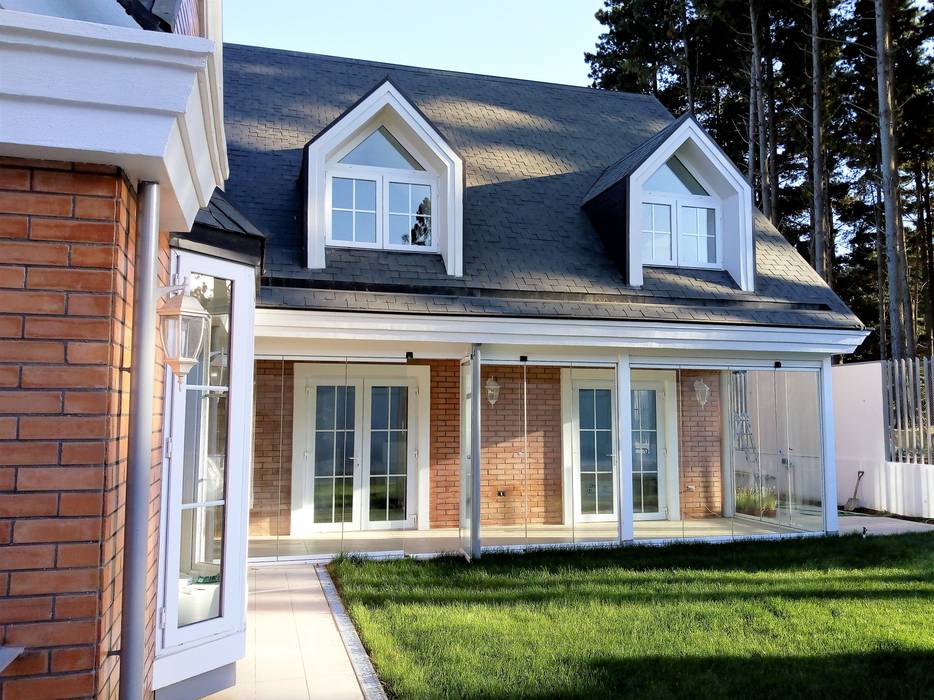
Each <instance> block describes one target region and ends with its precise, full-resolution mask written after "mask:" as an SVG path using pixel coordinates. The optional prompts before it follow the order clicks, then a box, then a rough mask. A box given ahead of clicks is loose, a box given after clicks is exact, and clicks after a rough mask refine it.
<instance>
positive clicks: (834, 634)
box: [331, 534, 934, 700]
mask: <svg viewBox="0 0 934 700" xmlns="http://www.w3.org/2000/svg"><path fill="white" fill-rule="evenodd" d="M331 572H332V574H333V575H334V577H335V580H336V581H337V583H338V586H339V588H340V590H341V593H342V596H343V599H344V601H345V603H346V604H347V607H348V609H349V611H350V614H351V616H352V617H353V619H354V621H355V623H356V625H357V629H358V630H359V632H360V635H361V637H362V639H363V642H364V644H365V645H366V647H367V649H368V651H369V652H370V655H371V657H372V659H373V662H374V664H375V666H376V669H377V671H378V673H379V675H380V678H381V679H382V681H383V684H384V686H385V687H386V689H387V691H388V692H389V693H390V694H391V695H393V696H397V697H400V698H424V697H482V698H500V697H534V698H545V697H581V698H585V697H586V698H599V697H620V696H629V697H634V698H640V699H641V700H646V699H649V698H669V697H733V698H741V699H742V700H759V699H760V698H782V699H783V700H785V699H787V698H804V697H807V698H819V697H847V698H854V697H858V698H862V697H916V698H918V697H934V535H932V534H922V535H900V536H893V537H879V538H869V539H862V538H859V537H855V536H854V537H845V538H837V539H810V540H786V541H778V542H759V543H736V544H722V545H678V546H672V547H666V548H646V547H634V548H627V549H618V550H609V551H596V550H591V551H578V552H560V553H555V552H552V553H538V554H527V555H496V556H485V557H483V559H482V560H480V561H479V562H475V563H473V564H467V563H465V562H464V561H462V560H460V559H456V558H442V559H435V560H430V561H414V560H400V561H391V562H372V561H371V562H361V561H355V560H349V559H343V560H339V561H337V562H335V563H334V564H332V566H331Z"/></svg>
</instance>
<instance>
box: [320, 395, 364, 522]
mask: <svg viewBox="0 0 934 700" xmlns="http://www.w3.org/2000/svg"><path fill="white" fill-rule="evenodd" d="M355 401H356V396H355V391H354V387H352V386H334V385H332V386H327V385H318V386H316V387H315V430H314V451H313V454H314V465H313V472H314V498H313V500H314V521H315V522H316V523H345V522H349V521H350V520H351V518H352V517H353V467H354V441H355V437H356V436H355V429H354V417H355V408H354V405H355Z"/></svg>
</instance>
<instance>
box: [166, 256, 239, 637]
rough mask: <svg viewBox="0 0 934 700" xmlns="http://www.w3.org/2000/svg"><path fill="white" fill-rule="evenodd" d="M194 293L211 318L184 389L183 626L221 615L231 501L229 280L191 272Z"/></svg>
mask: <svg viewBox="0 0 934 700" xmlns="http://www.w3.org/2000/svg"><path fill="white" fill-rule="evenodd" d="M190 284H191V289H192V294H193V295H194V296H195V297H196V298H197V299H198V300H199V301H200V302H201V304H202V306H204V308H205V309H207V311H208V312H209V313H210V314H211V323H210V331H209V333H208V337H207V338H206V342H205V343H204V344H203V347H202V355H201V359H200V361H199V363H198V364H197V365H196V366H195V367H194V368H193V369H192V370H191V372H190V373H189V374H188V377H187V381H186V384H185V404H186V408H185V432H184V434H185V443H184V450H183V453H182V460H183V463H182V477H181V482H182V483H181V503H182V512H181V519H180V530H179V542H178V544H179V589H178V625H179V626H180V627H181V626H183V625H189V624H192V623H195V622H201V621H204V620H210V619H212V618H215V617H218V616H219V615H220V610H221V607H220V606H221V581H222V577H223V547H224V502H225V499H226V496H227V475H226V466H227V441H228V431H229V422H228V405H227V401H228V400H227V397H228V387H227V382H228V371H229V370H228V367H229V358H230V313H231V294H232V282H231V281H230V280H226V279H221V278H218V277H211V276H209V275H203V274H197V273H196V274H192V275H191V279H190Z"/></svg>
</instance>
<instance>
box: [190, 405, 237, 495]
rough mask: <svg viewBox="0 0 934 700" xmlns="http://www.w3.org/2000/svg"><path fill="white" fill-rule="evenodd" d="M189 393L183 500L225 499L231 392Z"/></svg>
mask: <svg viewBox="0 0 934 700" xmlns="http://www.w3.org/2000/svg"><path fill="white" fill-rule="evenodd" d="M185 394H186V396H185V401H186V408H185V420H186V421H187V425H186V430H185V451H184V454H183V464H182V494H181V496H182V503H200V502H202V501H220V500H223V498H224V492H225V488H224V485H225V477H224V473H225V466H226V462H227V428H228V422H227V394H226V392H218V391H206V390H204V389H188V391H186V392H185Z"/></svg>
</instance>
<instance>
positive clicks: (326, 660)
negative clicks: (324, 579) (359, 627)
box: [210, 564, 363, 700]
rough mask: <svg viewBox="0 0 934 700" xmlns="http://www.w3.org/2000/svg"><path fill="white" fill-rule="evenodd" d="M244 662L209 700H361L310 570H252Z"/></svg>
mask: <svg viewBox="0 0 934 700" xmlns="http://www.w3.org/2000/svg"><path fill="white" fill-rule="evenodd" d="M247 576H248V581H249V603H248V606H247V644H246V657H245V658H244V659H242V660H241V661H240V662H238V663H237V684H236V685H235V686H234V687H233V688H228V689H227V690H225V691H223V692H220V693H217V694H215V695H211V696H210V700H317V699H318V698H321V699H327V700H357V699H361V698H363V693H362V691H361V690H360V684H359V682H358V681H357V676H356V675H355V674H354V670H353V666H352V665H351V663H350V657H349V656H348V655H347V651H346V649H345V648H344V642H343V640H342V639H341V636H340V633H339V632H338V630H337V626H336V625H335V623H334V618H333V617H332V616H331V611H330V608H329V607H328V603H327V600H325V597H324V592H323V591H322V590H321V584H320V583H319V581H318V577H317V575H316V574H315V569H314V567H313V566H312V565H310V564H296V565H289V566H263V567H250V569H249V570H248V572H247Z"/></svg>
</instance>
